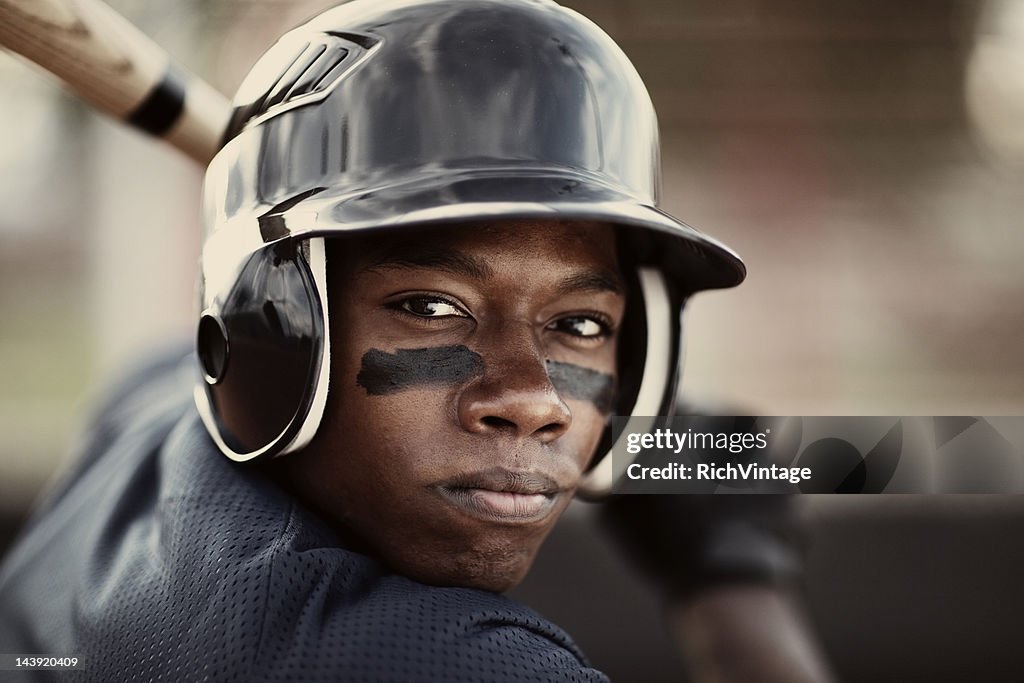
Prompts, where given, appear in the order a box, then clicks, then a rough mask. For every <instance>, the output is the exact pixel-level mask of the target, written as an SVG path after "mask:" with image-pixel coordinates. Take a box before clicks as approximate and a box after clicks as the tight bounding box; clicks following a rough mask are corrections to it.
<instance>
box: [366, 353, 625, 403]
mask: <svg viewBox="0 0 1024 683" xmlns="http://www.w3.org/2000/svg"><path fill="white" fill-rule="evenodd" d="M545 365H546V367H547V373H548V378H549V379H550V380H551V384H552V385H553V386H554V387H555V390H556V391H557V392H558V393H559V394H560V395H562V396H567V397H569V398H574V399H578V400H581V401H590V402H591V403H593V404H594V405H595V406H596V407H597V409H598V410H600V411H601V412H603V413H607V412H609V411H611V409H612V407H613V405H614V401H615V378H614V377H613V376H612V375H609V374H607V373H604V372H598V371H597V370H591V369H590V368H585V367H582V366H579V365H574V364H572V363H560V362H558V361H553V360H549V361H546V362H545ZM483 373H484V362H483V358H481V356H480V354H478V353H476V352H475V351H471V350H470V349H469V348H468V347H466V346H463V345H461V344H460V345H457V346H439V347H434V348H426V349H398V350H397V351H396V352H395V353H388V352H386V351H381V350H379V349H370V350H369V351H367V352H366V353H365V354H363V360H362V367H361V368H360V370H359V374H358V375H357V376H356V384H358V385H359V386H361V387H363V388H364V389H366V393H368V394H370V395H371V396H382V395H385V394H391V393H394V392H397V391H402V390H404V389H408V388H411V387H414V386H421V385H424V384H456V383H459V382H464V381H466V380H468V379H471V378H473V377H477V376H479V375H482V374H483Z"/></svg>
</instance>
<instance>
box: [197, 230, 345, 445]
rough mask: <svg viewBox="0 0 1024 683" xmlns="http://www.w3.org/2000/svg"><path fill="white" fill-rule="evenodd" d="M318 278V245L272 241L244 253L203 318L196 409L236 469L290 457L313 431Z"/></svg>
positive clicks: (320, 373)
mask: <svg viewBox="0 0 1024 683" xmlns="http://www.w3.org/2000/svg"><path fill="white" fill-rule="evenodd" d="M307 247H308V248H307ZM326 273H327V265H326V256H325V250H324V240H323V238H314V239H310V240H308V242H306V243H301V242H298V241H293V240H285V241H282V242H277V243H275V244H271V245H269V246H267V247H265V248H263V249H260V250H258V251H256V252H254V253H253V254H251V255H250V256H249V258H248V259H247V260H246V261H245V263H244V264H243V265H242V266H241V269H240V271H239V273H238V276H237V277H236V278H235V279H234V284H233V286H232V287H231V288H230V290H228V291H227V292H224V293H218V294H215V295H214V296H213V299H212V301H210V302H209V305H208V306H207V308H206V309H205V310H204V311H203V314H202V316H201V318H200V323H199V331H198V334H197V337H196V352H197V356H198V358H199V365H200V370H201V375H202V379H201V380H200V381H199V382H198V383H197V386H196V388H195V392H194V393H195V401H196V405H197V407H198V409H199V414H200V416H201V417H202V420H203V422H204V424H205V425H206V428H207V430H208V431H209V432H210V434H211V436H212V437H213V440H214V441H215V442H216V444H217V446H218V448H220V450H221V451H222V452H223V453H224V454H225V455H226V456H227V457H229V458H231V459H232V460H234V461H236V462H245V461H248V460H253V459H256V458H268V457H274V456H277V455H282V454H284V453H289V452H291V451H295V450H298V449H300V448H302V447H303V446H305V445H306V444H307V443H309V441H310V439H312V438H313V435H314V434H315V433H316V430H317V428H318V427H319V426H320V421H321V419H322V418H323V414H324V406H325V405H326V402H327V388H328V385H329V374H330V334H329V330H330V326H329V320H328V307H327V305H326Z"/></svg>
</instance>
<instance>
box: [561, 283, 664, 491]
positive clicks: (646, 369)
mask: <svg viewBox="0 0 1024 683" xmlns="http://www.w3.org/2000/svg"><path fill="white" fill-rule="evenodd" d="M632 272H633V273H635V275H633V276H632V277H631V278H630V279H628V281H627V287H629V288H630V289H629V291H627V297H628V299H629V301H630V302H631V303H630V310H629V311H628V313H629V314H630V315H631V316H633V317H632V318H631V319H629V320H628V323H629V324H630V325H632V326H634V327H636V326H639V328H640V329H639V330H636V331H630V332H625V326H626V324H627V318H629V316H627V318H624V320H623V328H622V329H623V330H624V336H623V337H620V343H621V342H623V341H624V342H625V344H626V347H627V348H623V346H621V345H620V347H619V376H620V378H622V379H624V381H621V382H620V389H619V391H620V394H619V398H618V401H617V407H616V410H617V411H618V414H619V415H623V416H629V418H628V419H629V423H628V425H627V426H626V427H625V428H624V429H622V430H620V431H621V432H622V433H625V432H627V431H647V430H648V429H650V428H651V425H650V423H651V421H652V418H657V417H658V416H664V415H671V413H672V410H673V409H674V407H675V395H676V387H677V385H678V383H679V375H680V369H681V363H682V304H683V301H678V300H677V299H679V296H678V295H676V294H674V293H673V291H672V290H671V289H670V288H669V287H668V284H667V282H666V280H665V275H664V273H662V271H661V270H659V269H657V268H652V267H649V266H640V267H638V268H634V269H632ZM633 287H635V290H633V289H632V288H633ZM632 302H636V305H633V304H632ZM640 343H642V344H643V346H642V347H638V346H637V345H638V344H640ZM627 353H629V354H631V355H626V354H627ZM637 359H641V361H640V362H639V363H638V362H637ZM645 418H646V419H645ZM616 445H617V444H615V442H614V435H613V429H612V424H611V420H609V423H608V425H607V426H606V427H605V433H604V434H603V435H602V437H601V442H600V444H599V446H598V450H597V457H596V458H595V460H594V462H593V463H592V465H591V467H590V470H589V471H588V472H587V474H586V476H585V477H584V479H583V481H582V482H581V483H580V486H579V489H578V490H577V491H578V495H579V496H580V497H581V498H586V499H591V500H596V499H600V498H603V497H605V496H607V495H609V494H610V493H611V492H612V486H613V485H614V483H615V481H616V480H617V479H618V478H619V477H620V476H621V474H622V472H624V471H625V469H626V467H627V466H628V465H629V463H628V462H620V461H618V459H616V461H614V462H613V460H612V451H613V448H614V447H615V446H616ZM624 452H625V449H621V448H620V449H619V453H620V454H621V453H624Z"/></svg>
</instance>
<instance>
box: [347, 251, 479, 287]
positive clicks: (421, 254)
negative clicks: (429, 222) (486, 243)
mask: <svg viewBox="0 0 1024 683" xmlns="http://www.w3.org/2000/svg"><path fill="white" fill-rule="evenodd" d="M377 268H408V269H415V268H431V269H437V270H443V271H445V272H448V273H452V274H453V275H463V276H466V277H470V278H475V279H477V280H488V279H490V278H491V277H493V276H494V271H493V270H492V269H491V267H490V266H488V265H487V264H486V263H484V262H483V261H481V260H480V259H476V258H473V257H472V256H466V255H465V254H462V253H459V252H457V251H452V250H450V249H443V248H438V247H423V248H417V249H415V250H413V249H408V248H403V249H401V251H397V250H396V251H389V252H385V253H383V254H380V255H378V256H377V257H376V258H374V259H373V260H372V261H371V262H370V263H369V264H368V265H366V266H364V267H363V268H362V270H375V269H377Z"/></svg>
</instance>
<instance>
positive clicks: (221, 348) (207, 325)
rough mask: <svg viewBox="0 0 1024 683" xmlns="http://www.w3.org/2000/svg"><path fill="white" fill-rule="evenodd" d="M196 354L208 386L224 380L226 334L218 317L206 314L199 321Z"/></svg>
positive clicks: (226, 357)
mask: <svg viewBox="0 0 1024 683" xmlns="http://www.w3.org/2000/svg"><path fill="white" fill-rule="evenodd" d="M196 352H197V353H198V355H199V364H200V365H201V366H202V368H203V375H204V376H205V379H206V382H207V383H208V384H217V383H218V382H220V381H221V380H222V379H224V373H225V371H226V370H227V366H228V333H227V330H226V329H224V323H223V321H221V319H220V318H219V317H217V316H215V315H211V314H209V313H206V314H204V315H203V317H202V318H200V319H199V332H198V334H197V338H196Z"/></svg>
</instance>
